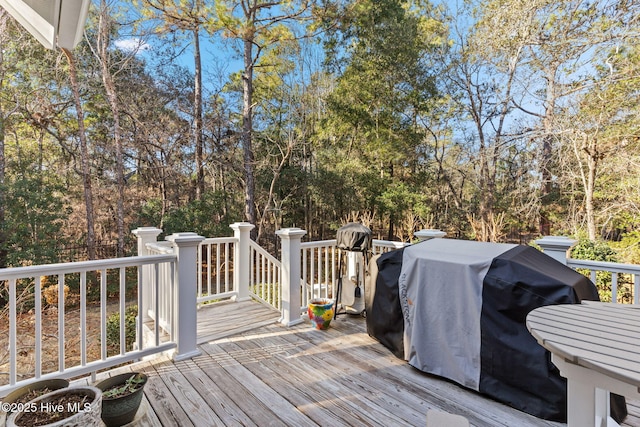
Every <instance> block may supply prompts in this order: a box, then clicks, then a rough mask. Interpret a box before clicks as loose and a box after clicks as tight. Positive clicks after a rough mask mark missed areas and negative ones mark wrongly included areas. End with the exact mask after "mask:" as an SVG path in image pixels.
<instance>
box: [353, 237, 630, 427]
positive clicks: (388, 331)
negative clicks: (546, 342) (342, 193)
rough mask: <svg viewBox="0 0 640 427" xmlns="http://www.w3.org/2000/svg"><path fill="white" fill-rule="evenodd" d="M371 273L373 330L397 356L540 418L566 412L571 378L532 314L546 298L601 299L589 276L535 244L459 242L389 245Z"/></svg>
mask: <svg viewBox="0 0 640 427" xmlns="http://www.w3.org/2000/svg"><path fill="white" fill-rule="evenodd" d="M369 270H370V281H369V283H368V286H367V288H366V296H365V301H366V311H367V332H368V333H369V335H371V336H372V337H374V338H376V339H377V340H378V341H380V342H381V343H382V344H383V345H385V346H386V347H387V348H389V349H390V350H391V351H392V352H393V353H394V354H395V355H396V356H397V357H400V358H404V359H405V360H407V361H408V362H409V363H410V364H411V365H412V366H414V367H416V368H417V369H420V370H422V371H425V372H428V373H432V374H436V375H439V376H442V377H445V378H448V379H450V380H453V381H455V382H457V383H459V384H461V385H463V386H465V387H468V388H470V389H473V390H476V391H479V392H481V393H483V394H487V395H489V396H491V397H493V398H494V399H496V400H498V401H501V402H503V403H506V404H508V405H510V406H512V407H514V408H517V409H520V410H522V411H524V412H527V413H529V414H532V415H535V416H537V417H540V418H545V419H552V420H565V419H566V380H565V379H564V378H562V377H561V376H560V374H559V372H558V370H557V368H556V367H555V366H554V365H553V364H552V363H551V360H550V355H549V353H548V352H547V351H546V350H545V349H544V348H542V347H541V346H540V345H539V344H538V343H537V342H536V340H535V339H534V338H533V337H532V336H531V335H530V334H529V331H528V330H527V329H526V325H525V318H526V315H527V314H528V313H529V311H531V310H533V309H534V308H537V307H540V306H543V305H548V304H574V303H579V302H580V301H582V300H598V299H599V297H598V293H597V290H596V287H595V286H594V284H593V283H592V282H591V281H590V280H589V279H587V278H586V277H584V276H583V275H581V274H579V273H577V272H575V271H574V270H572V269H570V268H569V267H566V266H565V265H563V264H561V263H559V262H558V261H556V260H554V259H552V258H551V257H549V256H547V255H545V254H544V253H542V252H540V251H538V250H536V249H534V248H531V247H528V246H520V245H509V244H496V243H483V242H472V241H463V240H453V239H432V240H428V241H425V242H421V243H418V244H416V245H413V246H409V247H406V248H403V249H399V250H395V251H392V252H388V253H386V254H383V255H381V256H379V257H375V258H374V259H373V260H372V262H371V263H370V269H369ZM618 408H619V406H618ZM622 410H624V405H623V406H622Z"/></svg>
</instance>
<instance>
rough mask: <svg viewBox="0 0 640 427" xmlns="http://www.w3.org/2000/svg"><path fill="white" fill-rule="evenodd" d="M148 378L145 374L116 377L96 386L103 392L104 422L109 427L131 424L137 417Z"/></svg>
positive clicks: (127, 374) (128, 374)
mask: <svg viewBox="0 0 640 427" xmlns="http://www.w3.org/2000/svg"><path fill="white" fill-rule="evenodd" d="M146 383H147V376H146V375H145V374H143V373H140V372H138V373H126V374H120V375H115V376H113V377H110V378H107V379H105V380H103V381H100V382H99V383H97V384H96V387H98V388H99V389H100V390H102V421H103V422H104V423H105V424H106V425H107V427H117V426H121V425H124V424H128V423H130V422H131V421H132V420H133V419H134V418H135V416H136V413H137V412H138V408H139V407H140V402H142V395H143V389H144V385H145V384H146Z"/></svg>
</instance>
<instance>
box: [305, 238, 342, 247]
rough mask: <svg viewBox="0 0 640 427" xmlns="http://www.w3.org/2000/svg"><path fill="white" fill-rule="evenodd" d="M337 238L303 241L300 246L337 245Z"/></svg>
mask: <svg viewBox="0 0 640 427" xmlns="http://www.w3.org/2000/svg"><path fill="white" fill-rule="evenodd" d="M335 244H336V239H330V240H316V241H313V242H302V243H301V244H300V247H302V248H321V247H323V246H335Z"/></svg>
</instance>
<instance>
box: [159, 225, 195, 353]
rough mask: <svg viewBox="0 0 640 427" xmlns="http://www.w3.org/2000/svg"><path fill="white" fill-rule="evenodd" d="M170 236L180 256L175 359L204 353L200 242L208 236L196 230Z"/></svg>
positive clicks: (175, 311)
mask: <svg viewBox="0 0 640 427" xmlns="http://www.w3.org/2000/svg"><path fill="white" fill-rule="evenodd" d="M166 240H168V241H170V242H171V243H173V248H174V252H175V254H176V258H177V264H178V265H177V273H178V277H177V283H176V286H175V294H174V298H173V307H174V308H173V310H174V319H175V323H174V326H173V328H175V329H174V330H175V340H176V343H177V344H178V348H177V349H176V353H175V354H174V355H173V359H174V360H184V359H189V358H191V357H194V356H197V355H199V354H200V350H198V330H197V320H198V315H197V310H196V307H197V294H198V276H197V275H198V269H197V265H198V263H197V259H198V245H200V242H202V241H203V240H204V237H202V236H199V235H197V234H196V233H174V234H172V235H171V236H167V237H166Z"/></svg>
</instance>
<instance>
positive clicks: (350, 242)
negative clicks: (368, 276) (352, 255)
mask: <svg viewBox="0 0 640 427" xmlns="http://www.w3.org/2000/svg"><path fill="white" fill-rule="evenodd" d="M371 236H372V233H371V230H369V228H368V227H365V226H364V225H362V224H359V223H357V222H350V223H349V224H346V225H343V226H342V227H340V228H338V232H337V233H336V245H337V246H338V249H343V250H345V251H352V252H369V251H370V250H371Z"/></svg>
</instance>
